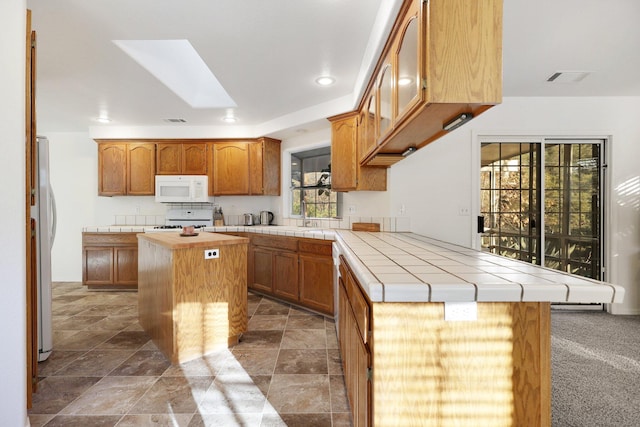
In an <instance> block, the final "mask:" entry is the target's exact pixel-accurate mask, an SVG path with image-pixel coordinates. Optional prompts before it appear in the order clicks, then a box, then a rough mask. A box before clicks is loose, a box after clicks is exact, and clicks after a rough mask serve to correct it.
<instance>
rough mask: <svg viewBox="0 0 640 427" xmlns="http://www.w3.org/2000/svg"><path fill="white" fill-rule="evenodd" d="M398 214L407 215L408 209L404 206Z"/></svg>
mask: <svg viewBox="0 0 640 427" xmlns="http://www.w3.org/2000/svg"><path fill="white" fill-rule="evenodd" d="M398 213H399V214H400V215H404V214H405V213H407V207H406V206H405V205H404V204H402V205H400V209H399V210H398Z"/></svg>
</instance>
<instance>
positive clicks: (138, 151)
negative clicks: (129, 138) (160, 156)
mask: <svg viewBox="0 0 640 427" xmlns="http://www.w3.org/2000/svg"><path fill="white" fill-rule="evenodd" d="M155 169H156V164H155V144H152V143H144V142H102V143H101V142H100V141H98V195H100V196H124V195H131V196H148V195H153V194H155Z"/></svg>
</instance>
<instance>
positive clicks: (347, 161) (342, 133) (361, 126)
mask: <svg viewBox="0 0 640 427" xmlns="http://www.w3.org/2000/svg"><path fill="white" fill-rule="evenodd" d="M367 117H368V114H367V113H366V112H365V113H364V114H359V113H358V112H351V113H346V114H341V115H339V116H333V117H330V118H329V120H330V121H331V189H332V190H334V191H353V190H368V191H384V190H386V189H387V170H386V168H380V167H370V166H361V165H360V162H359V161H358V159H359V158H360V154H359V152H360V145H359V143H358V142H359V141H361V140H363V139H365V138H367V136H366V135H367V132H368V130H369V129H370V128H371V127H372V126H373V124H372V123H371V121H370V120H367Z"/></svg>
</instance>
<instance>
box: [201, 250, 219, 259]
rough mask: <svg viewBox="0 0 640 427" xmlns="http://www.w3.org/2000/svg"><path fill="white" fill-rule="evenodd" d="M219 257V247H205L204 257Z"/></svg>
mask: <svg viewBox="0 0 640 427" xmlns="http://www.w3.org/2000/svg"><path fill="white" fill-rule="evenodd" d="M213 258H220V249H205V250H204V259H213Z"/></svg>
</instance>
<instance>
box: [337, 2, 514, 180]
mask: <svg viewBox="0 0 640 427" xmlns="http://www.w3.org/2000/svg"><path fill="white" fill-rule="evenodd" d="M500 102H502V0H483V1H472V0H429V1H424V0H405V1H404V3H403V5H402V7H401V9H400V12H399V14H398V18H397V20H396V22H395V24H394V27H393V29H392V31H391V33H390V36H389V39H388V40H387V43H386V44H385V47H384V49H383V52H382V54H381V56H380V59H379V61H378V64H377V66H376V69H375V71H374V74H373V78H372V79H371V80H370V82H369V84H368V86H367V89H366V91H365V94H364V96H363V98H362V102H361V104H360V106H359V109H358V111H359V112H360V113H361V114H362V115H363V120H362V121H361V125H364V127H365V132H364V133H363V132H360V133H359V134H357V135H358V136H357V137H358V138H361V140H360V141H359V145H360V147H361V149H360V150H359V151H360V152H359V156H358V158H357V160H358V161H359V162H360V163H362V164H363V165H367V166H382V167H388V166H390V165H392V164H394V163H395V162H397V161H399V160H401V159H402V158H403V156H402V153H404V152H406V150H407V149H409V148H410V147H415V148H417V149H419V148H421V147H423V146H425V145H427V144H428V143H430V142H432V141H433V140H435V139H437V138H439V137H441V136H443V135H445V134H446V133H447V132H448V130H445V129H444V128H445V125H447V124H448V123H450V122H452V121H454V120H455V119H456V118H457V117H459V116H460V115H461V114H465V115H466V116H467V117H475V116H477V115H479V114H481V113H483V112H484V111H486V110H487V109H489V108H490V107H491V106H493V105H496V104H499V103H500ZM332 169H335V166H334V167H333V168H332ZM332 173H333V175H334V176H335V174H336V171H335V170H332ZM332 185H333V177H332Z"/></svg>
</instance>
